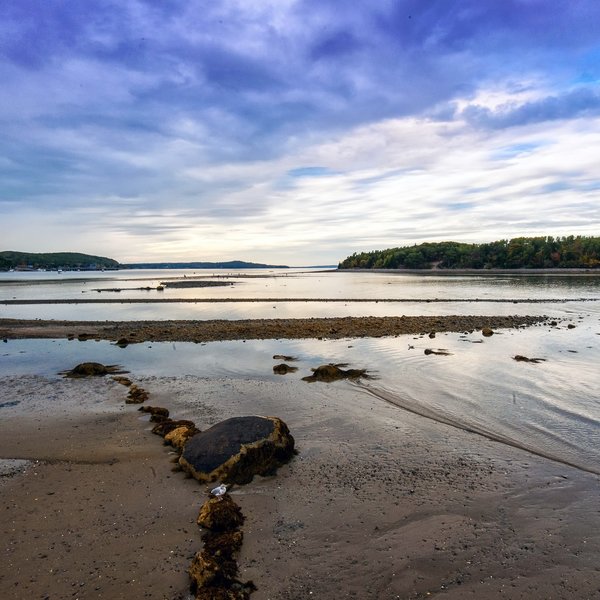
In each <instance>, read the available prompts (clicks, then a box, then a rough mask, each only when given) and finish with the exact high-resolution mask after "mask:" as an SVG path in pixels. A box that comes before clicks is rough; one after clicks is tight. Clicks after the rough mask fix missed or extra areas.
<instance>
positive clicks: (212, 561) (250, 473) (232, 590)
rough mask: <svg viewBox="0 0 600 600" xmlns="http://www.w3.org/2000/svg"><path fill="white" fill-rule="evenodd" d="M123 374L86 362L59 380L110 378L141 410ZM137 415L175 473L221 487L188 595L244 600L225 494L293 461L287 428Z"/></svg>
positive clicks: (231, 507)
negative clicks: (202, 425)
mask: <svg viewBox="0 0 600 600" xmlns="http://www.w3.org/2000/svg"><path fill="white" fill-rule="evenodd" d="M124 372H125V371H123V370H122V369H120V368H119V367H118V366H117V365H108V366H107V365H103V364H101V363H95V362H87V363H81V364H79V365H77V366H76V367H74V368H73V369H71V370H69V371H63V372H62V374H63V375H64V376H65V377H94V376H105V375H109V374H112V375H113V377H112V379H113V380H114V381H115V382H117V383H119V384H121V385H123V386H125V387H127V388H128V389H129V392H128V395H127V398H126V400H125V402H126V403H127V404H143V403H144V402H145V401H146V400H148V398H149V393H148V392H147V391H146V390H145V389H143V388H141V387H139V386H137V385H136V384H135V383H133V382H132V381H131V379H129V378H128V377H125V376H124V375H122V373H124ZM138 410H139V411H141V412H143V413H146V414H149V415H150V421H151V422H153V423H155V425H154V427H153V428H152V433H154V434H156V435H159V436H161V437H162V438H163V440H164V443H165V444H168V445H170V446H172V447H173V448H174V449H175V451H176V452H177V457H176V459H175V460H176V462H177V466H176V467H175V470H182V471H185V472H186V473H187V474H188V475H189V476H191V477H194V478H195V479H196V480H198V481H199V482H200V483H209V482H214V481H218V480H219V481H221V482H223V483H222V485H220V486H217V487H216V488H214V489H213V490H212V491H211V492H209V494H208V499H207V500H206V502H204V504H203V505H202V506H201V508H200V512H199V514H198V518H197V524H198V525H199V527H200V528H201V529H202V537H201V539H202V542H203V548H202V550H200V551H198V552H196V554H195V555H194V558H193V560H192V562H191V565H190V567H189V569H188V574H189V576H190V589H191V591H192V593H193V594H194V595H195V598H196V599H198V600H248V599H249V597H250V594H251V593H252V592H253V591H255V590H256V586H255V585H254V583H253V582H252V581H247V582H242V581H240V580H239V579H238V572H239V569H238V564H237V555H238V553H239V550H240V548H241V546H242V542H243V531H242V529H241V526H242V525H243V522H244V515H243V514H242V511H241V508H240V507H239V506H238V505H237V504H236V503H235V501H234V500H233V498H232V497H231V495H230V494H229V493H228V492H227V489H228V487H230V486H231V485H234V484H238V485H239V484H245V483H249V482H250V481H252V478H253V477H254V475H263V476H265V475H270V474H274V473H275V471H276V470H277V468H278V467H279V466H280V465H282V464H284V463H286V462H288V461H289V460H290V459H291V458H292V457H293V456H294V454H295V449H294V438H293V437H292V436H291V434H290V432H289V429H288V427H287V425H286V424H285V423H284V422H283V421H282V420H281V419H279V418H277V417H258V416H249V417H234V418H231V419H226V420H225V421H222V422H220V423H217V424H216V425H214V426H213V427H211V428H209V429H208V430H206V431H204V432H201V431H200V430H199V429H198V428H197V427H196V425H195V424H194V423H193V422H192V421H189V420H183V419H179V420H176V419H172V418H170V413H169V410H168V409H167V408H164V407H161V406H150V405H143V406H140V407H139V409H138Z"/></svg>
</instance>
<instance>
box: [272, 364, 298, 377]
mask: <svg viewBox="0 0 600 600" xmlns="http://www.w3.org/2000/svg"><path fill="white" fill-rule="evenodd" d="M297 370H298V367H292V366H290V365H286V364H285V363H281V364H279V365H275V366H274V367H273V373H276V374H277V375H287V374H288V373H295V372H296V371H297Z"/></svg>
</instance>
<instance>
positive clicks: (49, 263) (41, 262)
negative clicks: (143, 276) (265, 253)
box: [0, 250, 288, 271]
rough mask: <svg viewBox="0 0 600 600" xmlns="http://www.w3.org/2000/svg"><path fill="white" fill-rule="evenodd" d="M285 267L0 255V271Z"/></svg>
mask: <svg viewBox="0 0 600 600" xmlns="http://www.w3.org/2000/svg"><path fill="white" fill-rule="evenodd" d="M287 268H288V267H287V266H286V265H267V264H262V263H253V262H246V261H243V260H230V261H225V262H201V261H196V262H145V263H125V264H123V263H119V262H118V261H116V260H114V259H112V258H107V257H106V256H94V255H92V254H81V253H79V252H45V253H35V252H15V251H12V250H6V251H4V252H0V271H10V270H15V271H37V270H46V271H58V270H62V271H102V270H113V269H287Z"/></svg>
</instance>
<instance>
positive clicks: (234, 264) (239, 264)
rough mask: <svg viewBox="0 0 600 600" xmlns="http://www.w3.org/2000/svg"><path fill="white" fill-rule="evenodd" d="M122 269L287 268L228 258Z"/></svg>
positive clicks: (140, 264)
mask: <svg viewBox="0 0 600 600" xmlns="http://www.w3.org/2000/svg"><path fill="white" fill-rule="evenodd" d="M121 268H123V269H288V268H289V267H288V266H287V265H266V264H263V263H253V262H246V261H244V260H229V261H226V262H153V263H126V264H123V265H121Z"/></svg>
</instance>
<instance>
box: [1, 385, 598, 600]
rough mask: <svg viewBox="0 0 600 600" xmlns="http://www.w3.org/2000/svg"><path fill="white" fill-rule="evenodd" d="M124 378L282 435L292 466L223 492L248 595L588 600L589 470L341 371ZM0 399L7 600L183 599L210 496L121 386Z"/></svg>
mask: <svg viewBox="0 0 600 600" xmlns="http://www.w3.org/2000/svg"><path fill="white" fill-rule="evenodd" d="M130 376H131V378H132V379H134V381H135V383H136V384H138V385H140V386H142V387H143V388H144V389H145V390H147V391H148V392H149V394H150V400H149V402H150V403H151V404H152V405H160V406H164V407H166V408H168V409H169V410H170V411H171V415H172V416H173V417H175V418H184V419H192V420H194V422H195V423H196V425H197V426H198V427H199V428H200V429H205V428H207V427H209V426H211V425H213V424H214V423H216V422H218V421H220V420H222V419H225V418H229V417H231V416H239V415H244V414H263V415H277V416H279V417H281V418H282V419H284V420H285V422H286V423H287V424H288V426H289V427H290V430H291V432H292V434H293V435H294V437H295V439H296V445H297V448H298V450H299V454H298V455H297V456H296V457H295V458H294V459H293V460H292V462H291V463H289V464H288V465H285V466H283V467H281V468H280V469H279V471H278V473H277V475H275V476H271V477H264V478H263V477H255V479H254V480H253V481H252V482H251V483H249V484H247V485H244V486H236V487H234V488H233V489H232V490H231V493H232V495H233V497H234V498H235V501H236V502H237V503H238V504H239V505H240V506H241V508H242V510H243V512H244V514H245V516H246V522H245V524H244V527H243V530H244V543H243V546H242V551H241V555H240V558H239V565H240V570H241V573H240V576H241V578H242V579H243V580H248V579H251V580H253V581H254V583H255V584H256V585H257V587H258V590H257V591H256V592H255V593H254V594H253V596H252V597H253V598H256V599H257V600H265V599H267V598H271V599H279V600H284V599H287V600H291V599H300V598H311V597H318V598H327V599H334V598H336V599H337V598H365V599H373V600H374V599H379V598H403V599H405V598H425V597H431V596H434V595H436V594H439V595H442V594H443V595H444V597H448V598H455V599H459V598H478V599H492V598H494V599H495V598H511V599H517V598H528V599H531V598H550V597H552V598H564V599H567V598H570V599H571V598H594V597H597V596H598V593H599V590H600V570H599V567H598V556H600V514H599V513H598V510H597V494H598V477H596V476H594V475H590V474H587V473H582V472H580V471H578V470H576V469H574V468H571V467H568V466H565V465H562V464H557V463H553V462H550V461H547V460H544V459H542V458H539V457H535V456H531V455H529V454H527V453H526V452H523V451H520V450H518V449H515V448H510V447H507V446H504V445H502V444H498V443H494V442H491V441H489V440H487V439H484V438H482V437H480V436H477V435H474V434H470V433H467V432H465V431H462V430H458V429H455V428H453V427H450V426H447V425H444V424H441V423H436V422H434V421H431V420H428V419H424V418H422V417H419V416H418V415H414V414H410V413H407V412H405V411H400V410H398V409H397V408H395V407H393V406H391V405H389V404H386V403H382V402H381V401H380V400H379V399H378V398H376V397H374V396H373V395H371V394H369V393H367V391H366V390H364V389H363V388H361V387H360V386H356V385H353V384H351V383H349V382H347V381H341V382H336V383H334V384H324V383H317V384H306V383H303V382H301V381H289V380H286V381H283V380H282V381H281V382H279V381H252V380H251V381H248V380H242V379H236V378H228V379H207V378H200V377H192V376H186V377H178V378H177V377H145V378H135V374H131V375H130ZM0 390H1V393H2V396H3V401H4V402H11V401H16V400H17V399H18V400H20V401H21V405H20V406H14V407H13V406H8V407H7V408H6V409H3V419H2V421H1V422H0V457H2V458H3V459H22V460H25V461H27V462H19V463H17V466H16V467H15V466H14V463H10V462H6V461H4V462H3V464H5V466H6V467H7V468H6V469H5V471H4V473H5V476H4V477H2V478H0V509H1V510H2V515H3V518H2V522H1V526H0V532H1V535H2V540H3V542H2V561H0V588H1V589H2V592H3V594H2V596H3V598H6V599H8V600H17V599H19V600H21V599H22V598H49V599H50V598H51V599H55V598H56V599H58V598H60V599H63V598H80V599H82V600H83V599H92V598H105V599H113V598H115V599H117V598H156V599H167V598H168V599H175V598H185V597H186V595H187V586H188V579H187V574H186V569H187V567H188V565H189V562H190V560H191V557H192V555H193V553H194V552H195V551H196V550H198V549H199V548H200V547H201V541H200V534H199V532H198V528H197V526H196V524H195V518H196V516H197V514H198V511H199V508H200V505H201V504H202V502H203V501H204V500H205V499H206V494H207V488H206V486H202V485H200V484H198V483H197V482H196V481H195V480H191V479H186V478H185V477H184V475H183V474H182V473H175V472H172V470H171V468H172V462H171V460H170V459H171V457H172V454H171V453H170V452H169V449H168V448H167V447H165V446H163V445H162V442H161V439H160V438H159V437H157V436H154V435H152V434H151V433H150V431H149V429H150V424H149V423H148V422H147V421H146V418H142V417H140V414H141V413H139V412H138V411H137V410H136V408H137V407H133V406H126V405H125V403H124V400H125V394H126V389H125V388H124V387H123V386H121V385H119V384H118V383H116V382H115V381H113V380H112V379H110V378H108V377H106V378H95V379H77V380H65V379H47V378H43V377H37V376H19V377H4V378H1V379H0ZM24 399H26V406H23V402H24V401H25V400H24ZM11 464H12V467H11Z"/></svg>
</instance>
